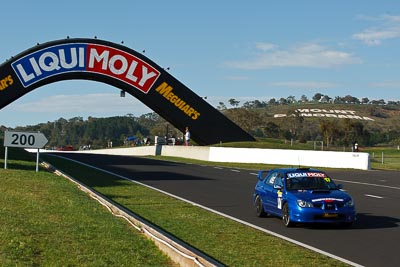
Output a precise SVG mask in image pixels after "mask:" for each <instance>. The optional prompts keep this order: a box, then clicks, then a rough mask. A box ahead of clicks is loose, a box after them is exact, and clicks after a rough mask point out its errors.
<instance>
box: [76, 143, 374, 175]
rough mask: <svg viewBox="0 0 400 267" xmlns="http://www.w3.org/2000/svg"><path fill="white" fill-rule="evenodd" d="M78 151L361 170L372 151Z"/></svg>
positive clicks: (192, 148) (144, 148)
mask: <svg viewBox="0 0 400 267" xmlns="http://www.w3.org/2000/svg"><path fill="white" fill-rule="evenodd" d="M77 152H79V153H93V154H110V155H111V154H112V155H131V156H146V155H162V156H172V157H182V158H191V159H198V160H206V161H213V162H239V163H240V162H241V163H263V164H277V165H288V166H306V167H325V168H346V169H361V170H369V169H370V157H369V154H368V153H363V152H333V151H313V150H289V149H261V148H230V147H202V146H167V145H156V146H141V147H131V148H114V149H99V150H83V151H77Z"/></svg>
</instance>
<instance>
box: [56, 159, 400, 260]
mask: <svg viewBox="0 0 400 267" xmlns="http://www.w3.org/2000/svg"><path fill="white" fill-rule="evenodd" d="M59 155H60V154H59ZM62 156H64V157H68V158H72V159H75V160H78V161H80V162H84V163H86V164H89V165H92V166H96V167H98V168H101V169H105V170H108V171H111V172H113V173H117V174H119V175H122V176H125V177H127V178H130V179H132V180H137V181H140V182H141V183H144V184H148V185H150V186H153V187H155V188H158V189H160V190H163V191H166V192H169V193H171V194H174V195H176V196H179V197H181V198H184V199H187V200H190V201H192V202H196V203H198V204H200V205H203V206H206V207H208V208H211V209H213V210H216V211H219V212H222V213H224V214H227V215H229V216H232V217H235V218H238V219H239V220H242V221H245V222H248V223H250V224H253V225H256V226H259V227H262V228H264V229H267V230H269V231H273V232H276V233H278V234H280V235H283V236H286V237H288V238H291V239H294V240H297V241H299V242H301V243H304V244H306V245H308V246H312V247H314V248H318V249H320V250H322V251H324V252H327V253H330V254H332V255H336V256H338V257H340V258H343V259H345V260H347V261H350V262H353V263H355V264H356V265H357V264H358V265H363V266H379V267H380V266H386V267H387V266H393V267H394V266H399V262H400V249H399V247H400V246H399V242H400V227H399V226H400V172H397V171H357V170H334V171H333V170H332V171H328V174H329V175H330V176H331V177H332V178H333V179H334V180H335V181H336V183H341V184H343V186H344V189H345V190H346V191H348V192H349V193H350V194H351V195H352V196H353V198H354V200H355V202H356V208H357V213H358V215H357V222H356V223H355V224H354V225H353V226H352V227H351V228H349V229H347V228H341V227H330V226H321V225H316V226H315V225H314V226H305V225H300V226H297V227H295V228H286V227H285V226H284V225H283V223H282V221H281V219H280V218H258V217H256V216H255V213H254V209H253V205H252V192H253V189H254V185H255V183H256V179H257V178H256V172H255V171H251V170H244V169H230V168H225V167H213V166H201V165H194V164H183V163H176V162H166V161H158V160H151V159H145V158H140V157H128V156H110V155H94V154H75V153H62Z"/></svg>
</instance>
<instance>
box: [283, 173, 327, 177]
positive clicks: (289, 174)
mask: <svg viewBox="0 0 400 267" xmlns="http://www.w3.org/2000/svg"><path fill="white" fill-rule="evenodd" d="M287 176H288V178H295V177H321V178H324V177H326V174H325V173H322V172H292V173H288V175H287Z"/></svg>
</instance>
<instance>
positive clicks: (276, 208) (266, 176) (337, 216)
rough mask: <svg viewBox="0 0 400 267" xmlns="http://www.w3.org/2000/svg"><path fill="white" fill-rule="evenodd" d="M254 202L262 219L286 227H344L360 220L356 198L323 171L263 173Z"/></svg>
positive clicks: (303, 170)
mask: <svg viewBox="0 0 400 267" xmlns="http://www.w3.org/2000/svg"><path fill="white" fill-rule="evenodd" d="M257 177H258V182H257V184H256V186H255V189H254V194H253V201H254V206H255V209H256V214H257V216H259V217H263V216H265V215H275V216H278V217H281V218H282V220H283V223H284V225H285V226H287V227H290V226H293V225H295V224H296V223H340V224H343V225H347V226H350V225H352V223H353V222H354V221H355V220H356V209H355V205H354V201H353V199H352V197H351V196H350V195H349V194H347V193H346V192H344V191H342V190H341V189H342V186H341V185H339V184H338V185H336V184H335V183H334V182H333V180H332V179H331V178H330V177H329V176H328V175H327V174H326V173H325V172H323V171H320V170H317V169H310V168H297V169H296V168H282V169H273V170H270V171H259V172H258V176H257Z"/></svg>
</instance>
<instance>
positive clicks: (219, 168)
mask: <svg viewBox="0 0 400 267" xmlns="http://www.w3.org/2000/svg"><path fill="white" fill-rule="evenodd" d="M214 169H218V170H223V169H224V168H221V167H214Z"/></svg>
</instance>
